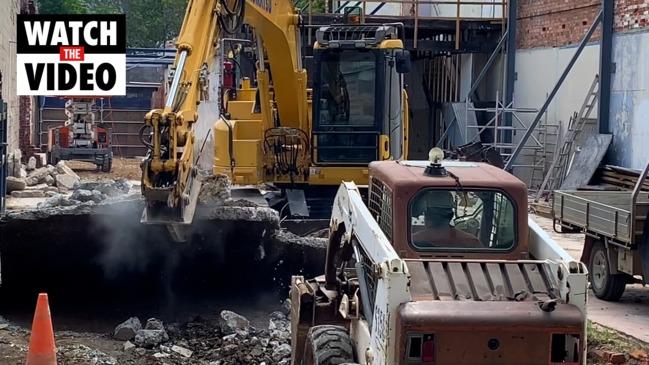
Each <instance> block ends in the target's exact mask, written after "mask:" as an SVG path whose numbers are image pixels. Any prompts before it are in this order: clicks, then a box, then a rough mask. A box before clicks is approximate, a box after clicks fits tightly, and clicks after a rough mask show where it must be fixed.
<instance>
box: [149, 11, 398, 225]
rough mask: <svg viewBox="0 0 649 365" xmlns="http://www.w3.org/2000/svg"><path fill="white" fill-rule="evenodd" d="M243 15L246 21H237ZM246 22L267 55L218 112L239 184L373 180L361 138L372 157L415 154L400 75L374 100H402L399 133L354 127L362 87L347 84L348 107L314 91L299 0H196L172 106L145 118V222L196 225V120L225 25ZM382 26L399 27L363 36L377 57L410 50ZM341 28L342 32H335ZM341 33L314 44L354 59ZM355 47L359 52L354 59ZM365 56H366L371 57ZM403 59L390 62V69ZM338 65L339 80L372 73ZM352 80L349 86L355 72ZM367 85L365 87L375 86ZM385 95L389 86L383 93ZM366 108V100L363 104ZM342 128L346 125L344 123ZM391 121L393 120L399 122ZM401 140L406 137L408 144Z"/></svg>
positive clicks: (220, 164)
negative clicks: (376, 37)
mask: <svg viewBox="0 0 649 365" xmlns="http://www.w3.org/2000/svg"><path fill="white" fill-rule="evenodd" d="M237 22H238V23H239V25H235V26H233V25H232V24H233V23H234V24H236V23H237ZM241 23H245V24H248V25H249V26H251V27H252V28H253V29H254V35H255V36H254V41H255V42H256V44H254V46H256V47H255V49H256V52H257V58H258V61H257V67H256V77H255V80H254V82H253V81H251V80H249V79H242V80H239V81H240V82H239V86H238V88H237V90H236V93H234V94H235V95H228V94H227V93H226V94H225V95H224V96H223V98H224V103H223V105H225V110H222V111H221V112H222V113H221V114H222V115H223V116H222V117H221V118H220V119H219V120H218V121H216V123H215V124H214V127H213V130H212V132H213V138H214V162H213V173H214V174H225V175H228V176H230V177H231V178H232V180H233V183H234V184H242V185H248V184H260V183H271V184H275V185H277V186H294V185H302V186H333V187H335V186H338V185H339V184H340V181H341V180H346V181H354V182H356V183H357V184H359V185H364V184H367V179H368V177H367V162H369V160H368V161H363V163H359V162H358V161H354V159H355V156H356V152H355V151H354V149H355V148H357V147H358V151H359V154H365V155H367V156H369V155H372V154H375V155H376V157H375V158H372V160H374V159H390V158H405V157H406V151H407V149H406V147H407V135H406V131H407V125H408V112H407V98H406V95H405V92H404V91H403V89H402V85H401V81H400V79H397V80H396V81H395V82H397V83H398V84H394V85H396V86H399V88H400V91H399V93H398V94H395V93H392V91H389V92H388V94H386V95H388V97H387V98H386V99H384V100H376V101H372V103H374V102H376V103H377V104H372V105H384V104H385V103H387V104H388V105H390V106H392V104H393V103H394V101H395V99H398V100H399V105H397V106H395V107H394V108H393V110H392V111H391V113H389V115H388V117H387V118H388V119H386V120H387V123H388V124H390V123H391V121H392V120H393V119H395V118H396V117H394V115H398V119H400V120H401V124H400V125H399V129H400V132H399V133H397V134H395V135H398V137H397V138H395V137H394V136H393V138H391V136H390V133H391V132H390V133H388V132H380V131H378V130H377V131H360V132H358V131H353V133H352V132H350V131H346V130H344V129H345V128H346V127H345V128H344V127H341V124H340V121H339V120H335V119H336V118H338V119H340V118H339V116H340V115H341V114H342V115H346V116H347V119H349V120H351V121H352V122H353V121H354V120H356V119H354V118H350V115H351V114H354V116H358V115H360V116H361V117H362V116H363V112H362V111H361V112H360V113H361V114H358V113H359V111H358V110H356V108H357V107H358V105H356V104H354V103H350V102H349V99H350V95H352V96H356V93H349V92H348V91H347V90H346V89H345V90H344V91H345V92H346V93H347V104H345V105H344V108H342V112H341V110H339V109H341V107H340V105H338V104H335V105H334V103H331V104H327V103H326V100H325V99H327V98H328V97H329V98H330V96H327V97H321V98H320V99H319V100H318V104H317V105H314V104H313V100H312V99H313V97H312V95H319V94H321V93H323V92H324V91H323V88H322V87H321V85H318V84H317V83H314V89H313V90H307V74H306V70H305V69H304V68H303V67H302V64H301V63H302V57H301V55H300V40H299V34H300V29H299V15H298V14H297V13H296V12H295V9H294V6H293V3H292V1H290V0H276V1H267V0H190V1H189V3H188V6H187V11H186V14H185V18H184V21H183V25H182V28H181V31H180V34H179V37H178V41H177V48H178V51H177V55H176V61H175V65H174V66H175V67H174V73H173V75H172V76H173V79H172V82H171V86H170V88H169V90H168V95H167V100H166V103H165V106H164V108H163V109H156V110H152V111H150V112H149V113H148V114H147V115H146V118H145V128H146V129H148V133H145V131H146V129H143V130H141V131H140V138H141V139H142V140H143V143H145V145H147V147H148V150H149V152H148V156H147V158H146V159H145V160H144V162H143V164H142V170H143V171H142V193H143V195H144V197H145V199H146V203H147V208H146V210H145V213H144V214H143V217H142V221H143V222H145V223H172V224H177V223H184V224H189V223H191V221H192V220H193V213H194V210H195V205H196V201H197V199H198V191H199V190H200V181H199V179H198V178H197V169H196V166H195V165H196V163H197V156H196V152H195V150H196V148H195V147H197V146H195V138H194V132H193V131H192V125H193V124H194V123H195V122H196V120H197V119H198V117H199V116H198V105H199V103H200V102H201V101H203V100H204V99H205V98H206V97H207V90H208V82H207V76H208V69H209V67H208V66H209V65H208V63H210V62H212V61H213V60H214V55H215V46H216V45H218V44H219V40H220V39H222V38H223V37H224V36H225V34H227V33H229V32H234V31H235V30H236V29H238V26H240V24H241ZM230 27H232V29H230ZM357 27H358V25H357ZM375 27H376V26H375ZM359 29H360V28H359ZM381 29H382V28H381ZM386 29H387V28H386ZM226 30H227V32H226ZM382 32H383V33H381V34H382V35H385V34H388V35H389V36H387V37H384V38H385V39H382V40H381V41H380V42H377V43H373V44H366V45H364V46H362V47H360V46H358V45H356V48H358V49H359V52H360V51H363V52H373V53H372V55H375V56H373V57H375V58H376V60H377V61H376V62H379V61H380V62H383V61H382V60H383V58H386V59H392V60H394V59H395V57H396V56H395V55H397V53H398V52H399V51H400V50H402V49H403V44H402V42H401V40H400V39H396V38H397V37H395V34H396V33H395V32H393V31H386V30H385V29H383V30H382ZM390 32H393V33H390ZM323 34H324V33H323ZM331 34H335V33H334V32H333V31H332V32H331ZM368 34H369V33H368ZM377 34H378V33H377ZM332 39H333V38H331V37H330V38H327V39H326V40H325V39H324V38H323V39H320V40H319V41H318V42H316V43H315V44H314V52H316V55H325V56H326V55H333V54H334V53H335V54H336V56H331V57H334V58H336V57H340V58H341V59H340V60H338V59H337V58H336V60H335V62H334V61H327V62H329V63H331V64H334V63H336V62H339V63H340V65H343V64H346V63H345V62H347V61H346V60H345V57H346V56H345V57H343V55H346V54H350V53H349V50H345V51H341V52H339V53H336V52H333V51H332V50H333V48H335V47H342V48H345V47H347V46H348V45H345V44H344V42H342V43H341V42H339V41H334V40H332ZM352 48H354V47H352ZM361 48H362V50H361ZM329 51H332V52H329ZM327 52H329V53H327ZM376 52H378V53H376ZM402 53H403V52H402ZM354 54H355V53H351V55H352V58H354V57H355V56H354ZM367 54H368V55H369V53H367ZM325 56H323V57H325ZM327 57H328V56H327ZM325 58H326V57H325ZM386 62H387V61H386ZM391 62H393V63H394V61H391ZM350 64H354V63H353V62H352V63H350ZM358 64H363V61H362V60H361V61H360V62H358ZM377 64H378V63H377ZM393 66H394V65H393V64H392V66H390V67H391V68H390V70H392V69H393V68H394V67H393ZM336 67H339V69H338V71H337V72H338V73H339V74H338V75H335V76H331V75H329V76H328V77H332V79H331V80H329V82H330V84H331V83H333V84H336V83H337V80H338V79H340V80H344V79H345V77H347V78H348V79H347V82H348V83H349V82H352V83H354V82H355V81H354V80H355V79H354V77H353V73H359V74H363V72H365V71H363V69H362V67H360V66H359V67H356V66H354V67H356V68H357V69H353V68H354V67H352V71H351V74H348V75H343V72H342V71H341V69H342V68H341V67H342V66H336ZM345 67H347V68H349V66H345ZM377 67H378V66H377ZM381 67H384V66H381ZM334 68H335V67H334ZM323 72H324V71H323ZM390 72H391V73H390V78H389V80H390V85H392V82H393V80H394V79H395V78H394V72H393V71H390ZM365 73H367V72H365ZM377 74H378V73H377ZM323 77H324V76H323ZM397 78H398V75H397ZM383 81H384V82H383V83H382V84H380V83H378V81H376V80H375V81H373V82H375V85H374V86H373V87H372V88H371V89H372V90H383V89H384V88H385V87H387V86H386V85H387V84H386V82H385V80H383ZM322 84H325V83H324V82H323V83H322ZM343 85H346V84H345V81H343ZM345 87H346V86H345ZM367 89H369V88H361V90H362V91H363V92H366V93H367ZM331 90H334V91H335V90H337V89H335V88H330V89H328V91H327V92H329V93H330V94H332V91H331ZM340 90H342V89H340ZM340 90H339V91H340ZM376 95H379V94H378V92H377V93H376ZM381 95H382V94H381ZM339 99H340V98H338V99H336V98H334V99H332V100H339ZM327 100H328V99H327ZM350 104H351V105H350ZM332 105H333V106H332ZM395 105H396V104H395ZM360 107H361V109H362V108H366V106H363V105H361V106H360ZM336 108H337V109H336ZM316 109H317V110H320V112H319V114H318V115H317V117H316V118H315V119H314V116H313V115H312V110H316ZM366 109H367V108H366ZM352 110H353V111H352ZM368 110H369V109H368ZM377 110H378V109H377ZM388 110H389V109H388ZM327 113H329V114H327ZM327 115H329V116H328V118H330V119H331V120H334V121H335V123H338V124H332V125H331V126H329V127H327V126H326V123H323V122H322V121H323V120H324V119H323V118H324V117H322V116H325V117H327ZM377 118H378V117H377ZM384 119H385V117H384ZM316 121H317V122H316ZM377 123H378V122H377ZM375 124H376V123H375ZM341 128H342V130H343V131H342V132H341V131H336V129H338V130H340V129H341ZM350 128H351V127H350ZM354 128H356V127H354ZM391 128H392V127H389V128H387V129H390V131H392V130H393V129H391ZM361 129H362V128H361ZM330 130H331V131H330ZM381 130H386V128H383V129H381ZM370 132H371V133H370ZM355 133H356V134H359V135H361V136H360V137H359V136H356V134H355ZM372 133H374V134H377V135H373V134H372ZM373 138H376V141H377V143H376V145H375V146H374V147H371V149H373V150H374V151H373V152H371V151H368V150H367V148H370V147H367V145H362V146H361V144H363V143H365V144H367V141H368V140H372V139H373ZM395 140H396V141H397V142H398V145H399V148H398V151H397V150H396V147H395V146H396V145H395V144H394V142H395ZM331 141H334V142H331ZM336 141H343V142H344V143H342V145H341V147H343V148H345V149H346V150H345V152H344V153H338V152H337V151H336V143H337V142H336ZM356 142H358V143H356ZM361 142H362V143H361ZM357 145H358V146H357ZM363 148H365V149H363ZM332 156H333V157H332ZM341 156H342V157H341ZM347 158H349V160H347ZM365 160H367V158H365Z"/></svg>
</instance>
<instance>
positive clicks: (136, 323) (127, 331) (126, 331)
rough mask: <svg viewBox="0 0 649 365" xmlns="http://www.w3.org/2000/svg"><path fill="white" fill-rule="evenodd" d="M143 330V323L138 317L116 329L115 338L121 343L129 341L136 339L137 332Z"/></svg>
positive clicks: (130, 319)
mask: <svg viewBox="0 0 649 365" xmlns="http://www.w3.org/2000/svg"><path fill="white" fill-rule="evenodd" d="M141 329H142V323H141V322H140V319H139V318H137V317H131V318H129V319H127V320H126V321H124V322H122V323H120V324H119V325H118V326H117V327H115V332H114V334H113V337H115V339H117V340H121V341H129V340H132V339H134V338H135V334H136V333H137V331H139V330H141Z"/></svg>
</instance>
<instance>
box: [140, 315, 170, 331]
mask: <svg viewBox="0 0 649 365" xmlns="http://www.w3.org/2000/svg"><path fill="white" fill-rule="evenodd" d="M144 329H147V330H161V331H164V329H165V327H164V324H163V323H162V321H161V320H159V319H157V318H149V319H147V321H146V326H144Z"/></svg>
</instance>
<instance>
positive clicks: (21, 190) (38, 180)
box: [7, 155, 131, 207]
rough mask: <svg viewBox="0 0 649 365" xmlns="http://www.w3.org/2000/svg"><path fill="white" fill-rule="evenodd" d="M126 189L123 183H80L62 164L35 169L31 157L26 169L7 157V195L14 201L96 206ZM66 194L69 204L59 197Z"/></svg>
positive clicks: (34, 163) (70, 170) (125, 182)
mask: <svg viewBox="0 0 649 365" xmlns="http://www.w3.org/2000/svg"><path fill="white" fill-rule="evenodd" d="M14 156H15V155H14ZM130 188H131V184H129V182H128V181H127V180H126V179H118V180H102V181H82V180H81V178H80V177H79V175H77V174H76V173H75V172H74V171H73V170H72V169H71V168H70V167H68V166H67V165H66V164H65V161H59V163H57V164H56V166H52V165H46V166H43V167H38V168H37V167H36V158H34V157H31V158H30V159H29V162H28V163H27V164H26V165H23V164H20V162H19V161H15V157H11V158H10V162H9V176H8V177H7V193H8V194H10V195H11V196H12V197H14V198H45V197H50V198H54V199H51V200H49V201H48V202H47V204H45V207H50V206H57V205H62V206H67V205H74V204H79V203H85V202H88V201H94V202H95V203H98V202H100V201H102V200H105V199H107V198H109V197H115V196H118V195H122V194H125V193H128V191H129V190H130ZM70 192H72V196H71V197H70V198H69V199H70V201H66V200H65V199H62V198H61V197H60V196H59V195H60V194H69V193H70Z"/></svg>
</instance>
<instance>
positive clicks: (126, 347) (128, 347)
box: [124, 341, 135, 352]
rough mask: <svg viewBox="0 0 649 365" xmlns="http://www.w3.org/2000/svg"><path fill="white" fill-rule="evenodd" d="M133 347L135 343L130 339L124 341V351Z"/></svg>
mask: <svg viewBox="0 0 649 365" xmlns="http://www.w3.org/2000/svg"><path fill="white" fill-rule="evenodd" d="M134 348H135V344H134V343H133V342H131V341H126V342H124V352H126V351H130V350H133V349H134Z"/></svg>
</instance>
